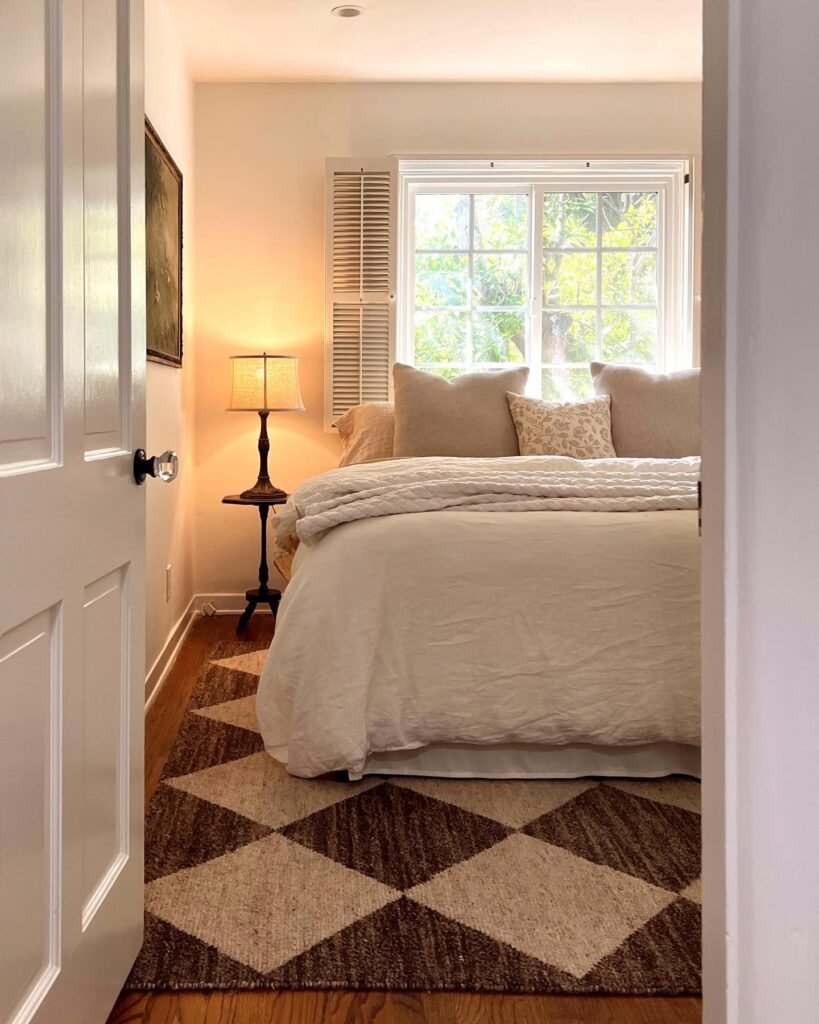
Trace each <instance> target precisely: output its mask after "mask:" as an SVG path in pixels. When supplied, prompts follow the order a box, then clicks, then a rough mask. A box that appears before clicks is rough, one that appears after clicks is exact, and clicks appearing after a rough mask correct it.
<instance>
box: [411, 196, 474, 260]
mask: <svg viewBox="0 0 819 1024" xmlns="http://www.w3.org/2000/svg"><path fill="white" fill-rule="evenodd" d="M415 248H416V249H468V248H469V196H458V195H437V196H433V195H418V196H416V197H415Z"/></svg>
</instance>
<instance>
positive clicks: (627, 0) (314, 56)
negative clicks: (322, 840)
mask: <svg viewBox="0 0 819 1024" xmlns="http://www.w3.org/2000/svg"><path fill="white" fill-rule="evenodd" d="M342 2H343V0H168V4H169V6H170V9H171V11H172V14H173V18H174V21H175V22H176V25H177V28H178V30H179V31H180V33H181V35H182V38H183V41H184V44H185V48H186V52H187V55H188V59H189V65H190V70H191V72H192V74H193V77H194V78H195V79H196V80H197V81H214V82H215V81H219V82H247V81H255V82H258V81H271V82H387V81H389V82H398V81H401V82H651V81H656V82H688V81H699V80H700V78H701V77H702V76H701V63H702V29H701V21H702V13H701V0H357V2H358V4H359V5H360V6H362V7H363V8H364V14H363V15H362V16H361V17H360V18H351V19H347V18H337V17H332V16H331V14H330V9H331V8H332V7H333V6H335V5H336V4H339V3H342Z"/></svg>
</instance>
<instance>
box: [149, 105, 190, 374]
mask: <svg viewBox="0 0 819 1024" xmlns="http://www.w3.org/2000/svg"><path fill="white" fill-rule="evenodd" d="M145 299H146V310H145V313H146V323H145V334H146V343H147V347H146V354H147V357H148V359H149V360H151V361H152V362H156V363H164V364H165V365H167V366H175V367H177V368H180V367H181V366H182V172H181V171H180V170H179V167H178V166H177V164H176V161H175V160H174V159H173V157H172V156H171V154H170V153H169V152H168V149H167V147H166V146H165V144H164V143H163V142H162V140H161V139H160V137H159V134H158V133H157V131H156V129H155V128H154V126H153V125H152V124H151V122H150V121H149V120H148V118H147V117H146V118H145Z"/></svg>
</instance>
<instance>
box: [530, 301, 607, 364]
mask: <svg viewBox="0 0 819 1024" xmlns="http://www.w3.org/2000/svg"><path fill="white" fill-rule="evenodd" d="M596 336H597V315H596V314H595V313H594V312H592V311H591V310H589V311H588V312H585V313H572V312H570V311H569V310H563V309H559V310H558V309H555V310H544V311H543V362H544V363H585V362H588V361H589V360H591V359H594V356H595V341H596Z"/></svg>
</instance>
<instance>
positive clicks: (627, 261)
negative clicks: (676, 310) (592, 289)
mask: <svg viewBox="0 0 819 1024" xmlns="http://www.w3.org/2000/svg"><path fill="white" fill-rule="evenodd" d="M656 301H657V254H656V253H653V252H604V253H603V302H604V303H605V304H606V305H609V306H650V305H653V304H654V303H656Z"/></svg>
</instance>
